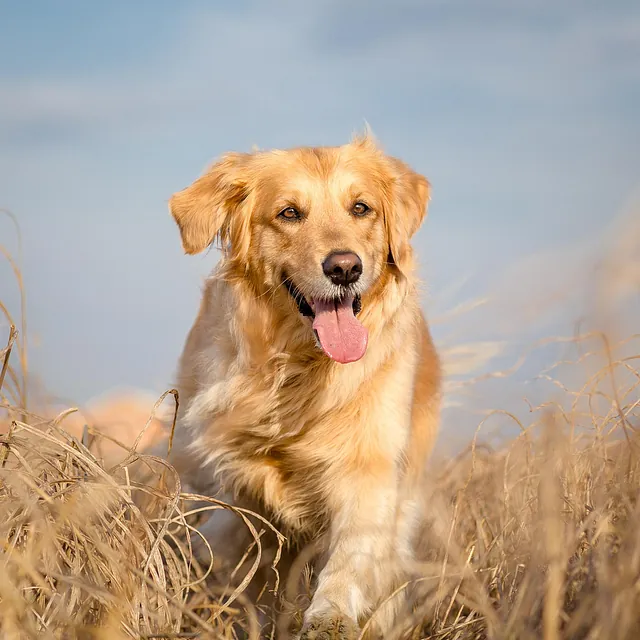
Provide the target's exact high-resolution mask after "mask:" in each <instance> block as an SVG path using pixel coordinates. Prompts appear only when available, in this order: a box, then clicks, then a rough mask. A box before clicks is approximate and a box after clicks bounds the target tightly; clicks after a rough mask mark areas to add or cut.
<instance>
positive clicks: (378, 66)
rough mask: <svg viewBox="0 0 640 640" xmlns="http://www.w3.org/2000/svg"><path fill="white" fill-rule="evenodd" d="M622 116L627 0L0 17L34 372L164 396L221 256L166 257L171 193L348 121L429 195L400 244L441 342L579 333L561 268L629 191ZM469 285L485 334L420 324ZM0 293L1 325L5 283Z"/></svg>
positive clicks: (350, 2) (172, 231) (468, 296)
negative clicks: (245, 154)
mask: <svg viewBox="0 0 640 640" xmlns="http://www.w3.org/2000/svg"><path fill="white" fill-rule="evenodd" d="M639 114H640V3H638V2H637V1H636V0H617V1H611V2H608V3H596V2H591V1H589V0H583V1H581V2H578V1H577V0H563V2H557V0H538V1H537V2H535V3H534V2H529V1H526V2H525V1H524V0H473V1H471V0H466V1H464V0H415V1H413V0H398V1H396V2H383V1H381V0H368V1H365V0H347V1H346V2H345V1H343V2H339V1H338V0H318V1H316V2H313V3H306V4H305V3H302V2H284V1H274V2H269V3H266V2H251V1H246V0H233V1H228V2H223V1H220V2H215V3H214V2H198V1H195V0H185V1H183V2H179V3H178V2H169V1H166V0H153V1H151V0H138V1H137V2H135V3H132V2H123V1H119V0H113V1H111V2H109V3H106V2H101V3H98V2H92V3H88V2H86V1H84V0H67V1H66V2H64V3H51V2H46V1H44V0H31V1H30V2H13V3H9V2H0V207H4V208H6V209H9V210H11V211H12V212H13V214H14V215H15V216H16V217H17V219H18V221H19V224H20V228H21V232H22V238H23V252H22V268H23V272H24V278H25V286H26V291H27V296H28V322H29V338H30V341H31V352H30V353H31V367H32V371H33V372H34V373H35V374H37V375H38V376H39V377H40V378H41V379H42V381H43V383H44V384H45V386H46V387H47V389H48V390H49V391H50V392H51V393H52V394H53V395H55V396H57V397H60V398H65V399H68V400H69V402H76V403H81V402H85V401H86V400H88V399H89V398H91V397H94V396H96V395H99V394H101V393H103V392H105V391H106V390H109V389H112V388H114V387H133V388H139V389H146V390H151V391H153V392H157V393H158V394H159V393H161V392H162V391H164V390H165V389H166V388H168V387H169V386H170V385H171V382H172V376H173V373H174V369H175V363H176V359H177V357H178V356H179V353H180V349H181V347H182V344H183V341H184V337H185V334H186V332H187V330H188V329H189V326H190V324H191V322H192V321H193V318H194V316H195V312H196V310H197V305H198V299H199V292H200V287H201V282H202V278H203V277H204V276H205V275H206V274H207V273H208V271H210V269H211V268H212V266H213V265H214V264H215V260H216V255H215V253H213V252H210V253H208V254H204V255H202V256H196V257H187V256H184V255H183V254H182V250H181V247H180V242H179V236H178V232H177V229H176V228H175V225H174V223H173V221H172V220H171V218H170V216H169V214H168V209H167V200H168V198H169V197H170V195H171V194H172V193H173V192H175V191H177V190H179V189H182V188H183V187H185V186H186V185H188V184H189V183H190V182H191V181H192V180H194V179H195V178H196V177H197V176H198V175H199V174H200V172H201V171H202V170H203V168H204V167H205V166H206V165H207V164H208V163H209V162H210V161H212V160H213V159H214V158H216V157H217V156H218V155H220V154H221V153H223V152H225V151H228V150H238V151H247V150H250V149H251V147H252V146H253V145H256V146H258V147H260V148H269V147H281V148H282V147H288V146H295V145H336V144H342V143H344V142H347V141H348V140H349V138H350V137H351V135H352V134H353V133H354V132H356V131H359V130H362V129H363V127H364V125H365V122H367V123H368V124H369V125H370V127H371V128H372V129H373V132H374V133H375V135H376V137H377V138H378V140H379V142H380V144H381V146H382V147H383V148H384V149H385V150H386V151H388V152H389V153H392V154H394V155H397V156H399V157H401V158H403V159H404V160H406V161H407V162H409V163H410V164H411V165H412V166H413V167H414V168H415V169H416V170H418V171H420V172H422V173H424V174H425V175H426V176H427V177H428V178H429V180H430V182H431V183H432V189H433V191H432V201H431V206H430V209H429V216H428V218H427V221H426V222H425V224H424V226H423V227H422V229H421V230H420V231H419V232H418V234H417V236H416V237H415V241H414V246H415V248H416V251H417V254H418V257H419V260H420V263H421V275H422V276H423V278H424V280H425V281H426V283H427V287H426V293H425V296H424V305H425V309H427V311H428V313H429V314H430V316H429V317H432V316H433V317H434V333H435V335H436V339H437V340H438V344H439V345H440V344H442V346H443V348H444V347H445V346H451V344H454V345H455V344H457V343H462V342H465V341H475V342H477V341H482V344H483V345H484V347H485V348H486V349H489V350H491V348H493V347H492V345H493V346H494V347H496V349H497V351H500V349H499V348H498V346H497V345H499V344H503V343H504V342H505V341H510V342H512V343H513V344H516V343H518V344H520V345H522V344H526V343H527V342H528V341H531V340H533V339H534V338H535V337H540V336H541V335H543V334H544V333H545V331H550V330H557V329H558V327H559V326H560V324H561V323H562V322H565V323H570V322H571V321H573V320H574V317H573V316H574V315H575V314H577V313H578V306H579V304H580V301H584V296H583V297H582V298H580V300H578V298H576V295H575V294H576V291H577V290H578V288H577V287H576V286H574V285H575V282H574V278H575V276H576V274H578V276H579V277H580V278H582V279H583V280H584V279H585V273H587V271H586V270H585V269H586V268H585V266H584V265H585V264H587V263H588V262H589V260H590V259H591V257H592V256H593V255H595V252H597V250H598V247H600V245H601V243H602V242H603V241H604V239H605V238H608V237H610V231H609V230H610V228H611V225H612V223H613V222H614V221H615V219H616V217H617V216H618V215H619V214H620V212H622V211H625V210H627V209H628V208H629V206H630V205H629V202H631V201H632V200H633V198H634V197H636V195H634V194H637V192H638V187H639V186H640V117H639ZM608 234H609V235H608ZM0 243H1V244H3V245H5V246H6V247H8V248H9V249H10V250H13V251H14V252H15V251H17V244H16V240H15V234H14V232H13V228H12V226H11V225H10V224H9V221H8V220H6V219H2V218H0ZM589 273H590V272H589ZM582 284H584V282H582ZM487 291H493V292H494V294H495V292H496V291H499V292H500V294H499V296H498V297H500V296H502V298H501V299H499V300H498V301H497V303H496V304H494V305H493V306H486V305H485V307H484V309H485V312H484V313H483V315H482V318H481V319H479V317H475V318H474V319H473V320H470V321H466V322H465V321H464V320H460V319H459V320H458V321H457V322H454V321H453V320H451V321H448V320H447V319H446V317H443V320H442V322H441V323H438V322H437V318H436V317H435V316H438V317H441V316H442V312H443V310H446V308H447V305H449V306H455V305H456V304H458V303H460V302H461V301H463V300H473V299H477V298H479V297H483V296H485V295H486V292H487ZM580 291H582V289H580ZM581 295H582V294H581ZM546 298H552V299H554V300H556V301H558V300H560V301H561V302H562V303H563V305H562V307H563V308H562V311H561V312H559V313H554V314H552V315H551V316H549V317H546V316H545V318H541V317H540V315H539V314H538V312H539V311H540V312H541V311H542V309H541V308H540V307H542V306H544V304H543V299H545V300H546ZM0 299H2V300H3V302H5V304H7V306H9V308H10V309H12V310H14V312H17V308H18V296H17V291H16V288H15V286H14V282H13V280H12V278H11V273H10V270H9V269H8V268H7V267H6V265H0ZM531 311H533V312H535V313H536V322H534V323H533V325H532V326H531V327H529V326H528V325H527V327H528V328H527V329H526V330H524V329H523V327H524V326H525V324H526V323H524V322H523V320H522V317H521V316H522V313H523V312H527V313H529V312H531ZM545 312H546V311H545ZM452 341H453V342H452ZM456 341H457V342H456ZM498 360H500V358H498ZM503 360H504V362H507V361H508V358H506V359H503ZM532 366H533V367H535V362H534V364H533V365H532ZM469 370H470V369H469ZM515 393H516V395H517V393H518V391H517V389H516V391H515Z"/></svg>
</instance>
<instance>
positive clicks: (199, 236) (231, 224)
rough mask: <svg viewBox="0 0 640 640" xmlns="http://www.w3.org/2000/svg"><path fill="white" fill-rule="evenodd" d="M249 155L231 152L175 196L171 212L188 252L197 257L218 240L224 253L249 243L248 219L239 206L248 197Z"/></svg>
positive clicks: (172, 200)
mask: <svg viewBox="0 0 640 640" xmlns="http://www.w3.org/2000/svg"><path fill="white" fill-rule="evenodd" d="M248 158H249V155H248V154H244V153H228V154H225V155H224V156H222V158H221V159H220V160H219V161H218V162H216V163H215V164H214V165H212V166H211V167H210V168H209V169H208V170H207V171H206V172H205V173H204V175H203V176H202V177H200V178H198V179H197V180H196V181H195V182H194V183H193V184H192V185H190V186H189V187H187V188H186V189H183V190H182V191H179V192H178V193H175V194H174V195H173V196H171V198H170V200H169V210H170V211H171V215H172V216H173V218H174V220H175V221H176V223H177V224H178V228H179V229H180V236H181V238H182V247H183V249H184V251H185V253H188V254H191V255H192V254H195V253H200V252H201V251H203V250H204V249H206V248H207V247H208V246H209V245H210V244H211V243H213V242H214V241H215V240H216V239H217V240H218V241H219V242H220V245H221V247H222V249H223V250H224V251H227V250H228V248H229V245H234V248H238V249H240V248H241V247H236V246H235V245H237V244H238V243H240V244H244V243H248V233H247V226H248V219H247V220H244V218H248V217H247V216H241V215H240V213H241V212H240V211H238V209H239V208H240V205H242V203H243V201H244V200H245V198H246V197H247V193H248V186H247V160H248Z"/></svg>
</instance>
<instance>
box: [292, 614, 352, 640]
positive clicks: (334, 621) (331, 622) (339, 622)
mask: <svg viewBox="0 0 640 640" xmlns="http://www.w3.org/2000/svg"><path fill="white" fill-rule="evenodd" d="M358 632H359V630H358V627H357V625H356V624H355V623H354V622H353V621H352V620H349V619H348V618H317V619H314V620H311V621H310V622H308V623H306V624H305V625H304V627H303V628H302V631H301V632H300V635H299V636H298V640H356V638H357V637H358Z"/></svg>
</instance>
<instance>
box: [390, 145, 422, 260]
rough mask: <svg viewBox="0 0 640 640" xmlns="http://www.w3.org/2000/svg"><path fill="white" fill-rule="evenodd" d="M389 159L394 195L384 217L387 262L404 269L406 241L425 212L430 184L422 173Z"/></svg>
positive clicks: (407, 254) (408, 251) (408, 249)
mask: <svg viewBox="0 0 640 640" xmlns="http://www.w3.org/2000/svg"><path fill="white" fill-rule="evenodd" d="M390 161H391V165H392V167H393V172H394V181H393V191H394V195H393V201H392V206H391V207H390V210H389V211H388V212H387V215H386V217H385V222H386V226H387V235H388V238H389V262H392V263H394V264H395V265H396V266H397V267H398V268H399V269H400V271H405V270H406V269H409V268H410V266H411V264H410V261H411V255H412V251H411V245H410V244H409V243H410V240H411V238H412V236H413V234H414V233H415V232H416V231H417V230H418V229H419V227H420V225H421V224H422V222H423V220H424V218H425V216H426V215H427V206H428V203H429V193H430V185H429V182H428V180H427V179H426V178H425V177H424V176H422V175H420V174H419V173H416V172H415V171H413V169H411V168H410V167H409V166H408V165H407V164H405V163H404V162H402V161H401V160H398V159H397V158H390Z"/></svg>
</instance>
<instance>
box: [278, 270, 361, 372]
mask: <svg viewBox="0 0 640 640" xmlns="http://www.w3.org/2000/svg"><path fill="white" fill-rule="evenodd" d="M283 283H284V285H285V287H286V288H287V291H288V292H289V295H291V297H292V298H293V300H294V301H295V303H296V305H297V307H298V311H299V312H300V314H301V315H302V316H304V317H307V318H311V319H312V323H313V331H314V333H315V336H316V340H317V341H318V343H319V346H320V347H321V349H322V350H323V351H324V352H325V354H326V355H328V356H329V357H330V358H331V359H332V360H335V361H336V362H340V363H342V364H347V363H349V362H355V361H356V360H360V358H362V356H363V355H364V354H365V351H366V350H367V341H368V331H367V329H366V327H364V326H363V325H362V323H361V322H360V321H359V320H358V319H357V318H356V316H357V315H358V314H359V313H360V311H361V310H362V298H361V297H360V295H359V294H353V293H349V292H348V291H347V292H345V294H344V295H343V296H342V297H339V298H333V299H330V300H326V299H321V298H318V299H313V298H310V299H309V300H307V299H306V298H305V297H304V295H303V294H302V292H301V291H300V289H298V288H297V287H296V286H295V284H293V282H291V280H290V279H288V278H284V279H283Z"/></svg>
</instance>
